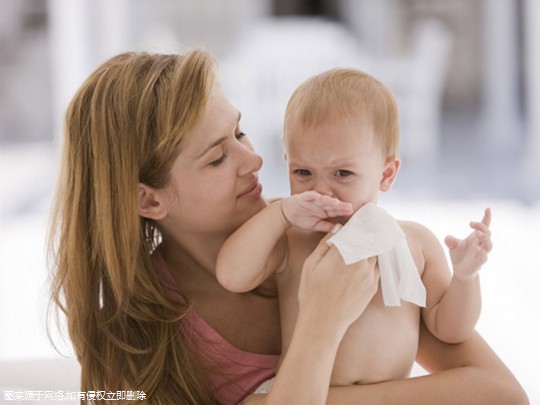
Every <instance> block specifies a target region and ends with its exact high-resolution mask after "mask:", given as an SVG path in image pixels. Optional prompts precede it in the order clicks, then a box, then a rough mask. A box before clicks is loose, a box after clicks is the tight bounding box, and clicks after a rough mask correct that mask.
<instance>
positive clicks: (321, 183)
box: [313, 180, 334, 197]
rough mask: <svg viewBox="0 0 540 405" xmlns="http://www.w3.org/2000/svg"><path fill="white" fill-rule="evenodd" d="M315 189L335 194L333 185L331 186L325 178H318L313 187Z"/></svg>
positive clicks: (327, 193)
mask: <svg viewBox="0 0 540 405" xmlns="http://www.w3.org/2000/svg"><path fill="white" fill-rule="evenodd" d="M313 191H316V192H317V193H319V194H322V195H327V196H330V197H333V196H334V191H333V190H332V187H330V185H329V184H328V182H326V181H325V180H318V181H317V182H316V183H315V186H314V187H313Z"/></svg>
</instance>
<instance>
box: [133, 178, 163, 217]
mask: <svg viewBox="0 0 540 405" xmlns="http://www.w3.org/2000/svg"><path fill="white" fill-rule="evenodd" d="M137 207H138V210H139V215H140V216H141V217H144V218H148V219H154V220H159V219H163V218H164V217H165V216H166V215H167V210H166V209H165V205H164V204H163V201H162V199H161V193H159V192H158V190H155V189H154V188H152V187H150V186H147V185H146V184H143V183H139V184H138V185H137Z"/></svg>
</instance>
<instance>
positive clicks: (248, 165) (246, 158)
mask: <svg viewBox="0 0 540 405" xmlns="http://www.w3.org/2000/svg"><path fill="white" fill-rule="evenodd" d="M243 151H244V153H243V154H242V164H241V165H240V175H241V176H242V175H245V174H249V173H254V172H258V171H259V170H261V167H262V163H263V159H262V157H261V156H260V155H259V154H257V153H256V152H255V151H254V150H253V149H252V148H243Z"/></svg>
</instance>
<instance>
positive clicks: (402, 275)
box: [328, 203, 426, 307]
mask: <svg viewBox="0 0 540 405" xmlns="http://www.w3.org/2000/svg"><path fill="white" fill-rule="evenodd" d="M328 244H330V245H335V246H336V248H337V249H338V250H339V252H340V253H341V256H343V260H344V261H345V263H346V264H351V263H355V262H358V261H360V260H364V259H367V258H368V257H372V256H377V257H378V261H379V274H380V280H381V288H382V296H383V301H384V305H386V306H400V305H401V300H404V301H408V302H411V303H413V304H416V305H418V306H420V307H425V306H426V289H425V287H424V284H423V283H422V280H421V279H420V275H419V274H418V269H417V268H416V264H415V263H414V260H413V257H412V255H411V251H410V250H409V245H408V244H407V239H406V237H405V234H404V233H403V231H402V230H401V227H400V226H399V225H398V223H397V222H396V220H395V219H394V218H393V217H392V216H390V215H389V214H388V213H387V212H386V211H385V210H383V209H382V208H380V207H378V206H376V205H375V204H373V203H367V204H365V205H364V206H363V207H361V208H360V209H359V210H358V211H356V213H355V214H354V215H353V216H352V217H351V218H350V219H349V221H347V223H346V224H345V225H344V226H343V228H341V229H340V230H339V231H338V232H337V233H336V234H335V235H334V236H332V237H331V238H330V239H329V240H328Z"/></svg>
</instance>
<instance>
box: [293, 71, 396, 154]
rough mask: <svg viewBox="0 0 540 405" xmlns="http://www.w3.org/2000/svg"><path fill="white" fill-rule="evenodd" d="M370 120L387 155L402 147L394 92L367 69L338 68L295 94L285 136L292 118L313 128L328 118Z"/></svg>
mask: <svg viewBox="0 0 540 405" xmlns="http://www.w3.org/2000/svg"><path fill="white" fill-rule="evenodd" d="M336 118H337V119H339V118H347V119H354V120H361V121H364V120H368V122H371V124H372V125H373V131H374V134H375V139H376V142H377V143H378V144H379V145H380V147H381V149H382V151H383V153H384V155H385V156H386V157H394V156H396V155H397V153H398V150H399V113H398V107H397V103H396V100H395V98H394V95H393V94H392V92H391V91H390V90H389V89H388V88H387V87H386V86H385V85H384V84H382V83H381V82H379V81H378V80H377V79H375V78H374V77H372V76H370V75H369V74H367V73H364V72H362V71H359V70H356V69H348V68H338V69H332V70H329V71H326V72H323V73H321V74H319V75H316V76H313V77H311V78H309V79H308V80H306V81H305V82H303V83H302V84H301V85H300V86H299V87H298V88H297V89H296V90H295V91H294V93H293V95H292V96H291V98H290V100H289V103H288V105H287V109H286V111H285V131H284V133H285V136H286V135H287V130H288V127H289V126H290V125H291V123H292V122H295V123H298V124H300V125H301V126H303V127H306V128H312V127H314V126H318V125H321V124H322V123H324V122H327V121H328V120H333V119H336Z"/></svg>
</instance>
